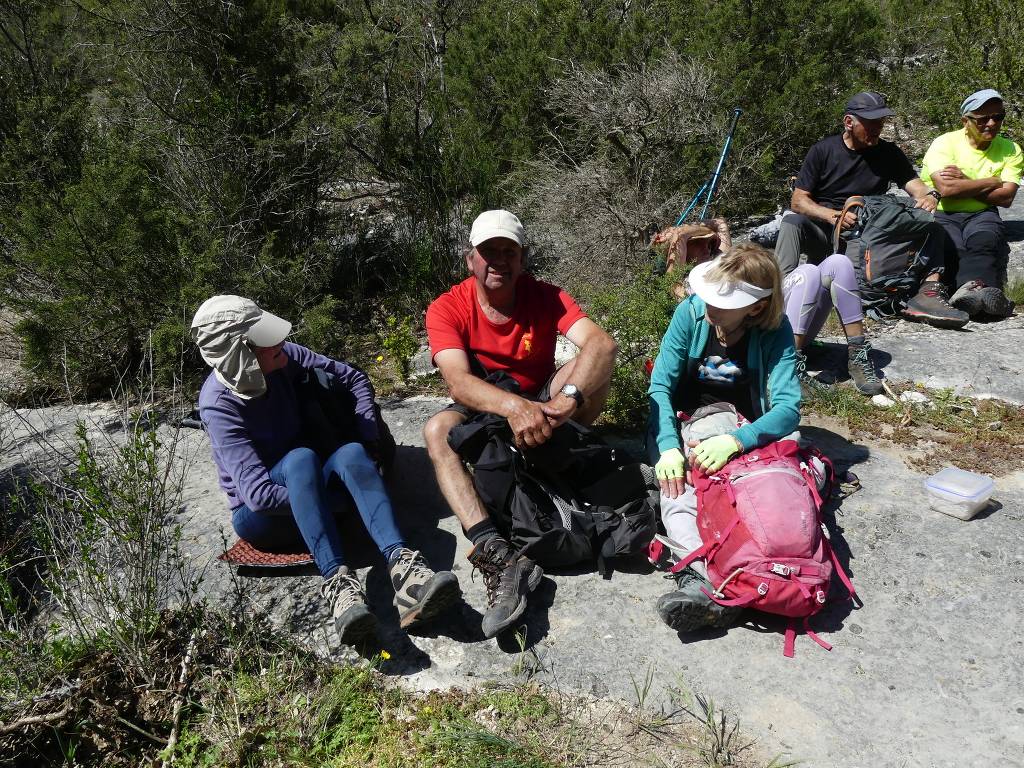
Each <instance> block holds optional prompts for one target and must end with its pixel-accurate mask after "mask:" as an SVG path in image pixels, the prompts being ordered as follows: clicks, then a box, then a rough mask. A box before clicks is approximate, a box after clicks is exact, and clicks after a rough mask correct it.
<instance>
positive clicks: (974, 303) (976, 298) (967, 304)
mask: <svg viewBox="0 0 1024 768" xmlns="http://www.w3.org/2000/svg"><path fill="white" fill-rule="evenodd" d="M984 288H985V284H984V283H983V282H981V281H980V280H968V281H967V282H966V283H964V284H963V285H961V286H960V287H959V288H957V289H956V292H955V293H954V294H953V295H952V296H951V297H950V299H949V303H950V304H952V305H953V306H954V307H956V308H957V309H959V310H961V311H962V312H966V313H967V314H968V315H970V316H971V317H974V316H975V315H980V314H981V313H982V311H983V310H984V302H983V301H982V293H981V292H982V290H983V289H984Z"/></svg>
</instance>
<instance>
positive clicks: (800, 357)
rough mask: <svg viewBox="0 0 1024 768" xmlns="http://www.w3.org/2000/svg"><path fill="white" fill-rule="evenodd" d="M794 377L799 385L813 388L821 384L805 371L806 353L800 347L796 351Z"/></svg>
mask: <svg viewBox="0 0 1024 768" xmlns="http://www.w3.org/2000/svg"><path fill="white" fill-rule="evenodd" d="M796 378H797V381H799V382H800V386H801V387H806V388H808V389H815V388H818V387H821V386H822V384H821V382H820V381H818V380H817V379H816V378H814V377H813V376H811V374H809V373H808V372H807V355H805V354H804V351H803V350H802V349H798V350H797V351H796Z"/></svg>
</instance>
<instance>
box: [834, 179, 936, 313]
mask: <svg viewBox="0 0 1024 768" xmlns="http://www.w3.org/2000/svg"><path fill="white" fill-rule="evenodd" d="M914 205H915V203H914V200H912V199H911V198H902V197H891V196H889V195H865V196H860V195H854V196H853V197H850V198H848V199H847V201H846V205H844V206H843V212H842V214H841V215H840V217H839V219H838V221H837V223H836V228H835V231H834V232H833V245H834V246H835V250H836V252H837V253H838V251H839V235H840V225H839V222H841V221H842V220H843V217H844V216H845V215H846V212H847V211H852V212H853V213H854V214H855V215H856V216H857V224H856V225H855V226H854V228H853V229H852V230H849V231H848V232H846V233H845V237H846V238H847V245H846V255H847V257H848V258H849V259H850V261H851V262H853V268H854V271H855V272H856V273H857V283H858V284H859V287H860V298H861V302H862V303H863V305H864V311H865V312H866V313H868V314H869V315H870V316H872V317H886V316H890V315H897V314H899V313H900V311H901V310H902V309H903V308H904V307H905V306H906V303H907V300H908V299H910V297H912V296H913V295H914V294H915V293H916V292H917V289H918V287H919V286H920V285H921V281H922V280H923V279H924V278H925V277H926V276H927V275H926V272H927V271H928V267H927V264H926V259H925V258H924V255H925V253H926V251H925V249H926V248H928V247H933V248H934V247H941V243H942V239H941V238H942V227H941V226H940V225H939V224H938V223H936V221H935V217H934V216H933V215H932V214H931V213H929V212H928V211H926V210H924V209H923V208H915V207H914Z"/></svg>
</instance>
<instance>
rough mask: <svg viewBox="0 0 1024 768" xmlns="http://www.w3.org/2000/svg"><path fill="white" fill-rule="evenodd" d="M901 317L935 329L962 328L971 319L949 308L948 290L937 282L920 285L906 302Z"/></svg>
mask: <svg viewBox="0 0 1024 768" xmlns="http://www.w3.org/2000/svg"><path fill="white" fill-rule="evenodd" d="M903 316H904V317H906V318H907V319H908V320H917V321H919V322H922V323H927V324H928V325H934V326H935V327H936V328H963V327H964V326H965V325H967V323H968V322H969V321H970V319H971V316H970V315H969V314H968V313H967V312H962V311H960V310H959V309H955V308H954V307H952V306H950V304H949V289H947V288H946V286H945V285H944V284H943V283H942V282H941V281H939V280H928V281H926V282H923V283H921V288H920V289H919V290H918V292H917V293H916V294H915V295H914V296H913V298H911V299H910V301H908V302H907V308H906V309H904V310H903Z"/></svg>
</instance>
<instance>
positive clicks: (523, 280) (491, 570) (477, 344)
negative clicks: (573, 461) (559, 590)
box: [423, 210, 616, 637]
mask: <svg viewBox="0 0 1024 768" xmlns="http://www.w3.org/2000/svg"><path fill="white" fill-rule="evenodd" d="M470 244H471V249H470V250H469V251H468V252H467V254H466V266H467V267H468V269H469V272H470V277H469V278H467V279H466V280H464V281H463V282H461V283H459V284H458V285H456V286H455V287H453V288H452V289H451V290H450V291H448V292H447V293H445V294H443V295H441V296H439V297H438V298H437V299H435V300H434V302H433V303H432V304H431V305H430V307H429V309H427V336H428V338H429V340H430V351H431V354H432V355H433V359H434V364H435V365H436V366H437V367H438V368H439V369H440V371H441V375H442V376H443V377H444V380H445V384H447V385H448V393H449V394H450V395H451V397H452V399H453V400H454V401H455V404H454V405H452V406H449V407H448V408H446V409H444V410H443V411H441V412H440V413H437V414H435V415H434V416H432V417H431V418H430V420H429V421H427V423H426V426H425V427H424V428H423V435H424V438H425V440H426V444H427V451H428V452H429V454H430V459H431V461H432V462H433V464H434V471H435V472H436V474H437V481H438V485H439V486H440V487H441V492H442V493H443V494H444V497H445V499H446V500H447V501H448V504H449V506H451V508H452V511H453V512H454V513H455V516H456V517H457V518H458V520H459V522H460V523H461V524H462V529H463V530H464V531H465V532H466V536H467V537H468V538H469V539H470V541H471V542H472V543H473V549H472V550H471V551H470V553H469V560H470V562H471V563H473V565H474V566H476V567H477V568H479V569H480V570H481V571H483V573H484V574H485V577H487V578H485V584H486V585H487V592H488V594H487V598H488V609H487V613H486V614H484V620H483V630H484V634H485V635H486V636H487V637H494V636H495V635H496V634H498V633H499V632H501V631H502V630H504V629H507V628H508V627H509V626H511V625H512V624H513V623H515V621H516V619H518V618H519V616H520V615H521V614H522V612H523V611H524V610H525V608H526V595H527V594H528V593H529V592H530V591H531V590H532V589H533V588H534V587H536V586H537V584H538V582H539V581H540V578H541V576H542V575H543V574H542V572H541V569H540V567H539V566H537V565H536V564H535V563H533V562H532V561H531V560H529V559H528V558H526V557H517V553H516V552H514V551H513V549H512V546H511V545H510V544H509V543H508V541H506V540H505V538H503V537H502V536H501V535H500V534H499V532H498V529H497V528H496V527H495V525H494V522H493V521H492V520H491V518H490V517H489V516H488V514H487V511H486V509H485V508H484V506H483V503H482V502H481V501H480V498H479V496H477V493H476V489H475V488H474V487H473V480H472V478H471V477H470V476H469V473H468V472H467V471H466V468H465V466H464V465H463V463H462V459H461V458H459V456H458V454H456V453H455V451H453V450H452V449H451V447H450V446H449V445H448V431H449V430H450V429H451V428H452V427H454V426H455V425H457V424H461V423H462V422H464V421H465V420H466V419H467V418H469V416H470V415H471V414H472V413H473V412H478V413H494V414H498V415H500V416H504V417H505V418H506V419H508V423H509V426H510V427H511V428H512V433H513V435H515V439H516V442H518V443H519V444H520V445H523V446H529V447H533V446H537V445H540V444H541V443H543V442H545V441H546V440H547V439H548V438H549V437H551V430H552V429H553V428H554V427H557V426H559V425H560V424H563V423H564V422H565V421H567V420H568V419H570V418H571V419H573V420H574V421H577V422H580V423H583V424H589V423H591V422H593V421H594V419H596V418H597V416H598V414H600V413H601V409H602V408H603V407H604V403H605V400H606V399H607V397H608V388H609V386H610V383H611V373H612V365H613V364H614V362H615V352H616V345H615V341H614V340H613V339H612V338H611V336H609V335H608V334H607V333H605V332H604V331H603V330H601V329H600V328H599V327H598V326H597V324H596V323H594V322H593V321H592V320H590V318H588V317H587V316H586V315H585V314H584V313H583V311H582V310H581V309H580V308H579V306H578V305H577V304H576V302H575V301H573V299H572V297H571V296H569V295H568V294H567V293H566V292H565V291H563V290H561V289H560V288H558V287H557V286H554V285H551V284H550V283H545V282H542V281H540V280H536V279H534V278H533V277H532V276H531V275H529V274H525V273H524V272H523V266H524V265H523V261H524V246H525V245H526V231H525V229H524V228H523V225H522V223H521V222H520V221H519V219H518V218H516V216H515V215H513V214H512V213H509V212H508V211H504V210H495V211H485V212H484V213H482V214H480V215H479V216H478V217H477V218H476V221H474V222H473V228H472V231H471V232H470ZM558 334H562V335H563V336H565V337H566V338H568V339H569V341H571V342H572V343H573V344H575V345H576V346H577V347H579V354H578V355H577V356H576V357H575V358H574V359H573V360H570V361H569V362H568V363H566V364H565V365H563V366H562V367H561V368H559V369H558V370H557V371H556V370H555V340H556V339H557V337H558ZM497 371H504V372H505V373H507V374H508V375H509V376H511V377H512V378H514V379H515V380H516V381H517V382H519V386H520V389H521V392H522V394H514V393H511V392H507V391H505V390H504V389H500V388H499V387H496V386H494V385H493V384H490V383H488V382H486V381H484V379H483V378H482V376H484V375H486V374H488V373H494V372H497ZM552 393H553V394H552Z"/></svg>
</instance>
